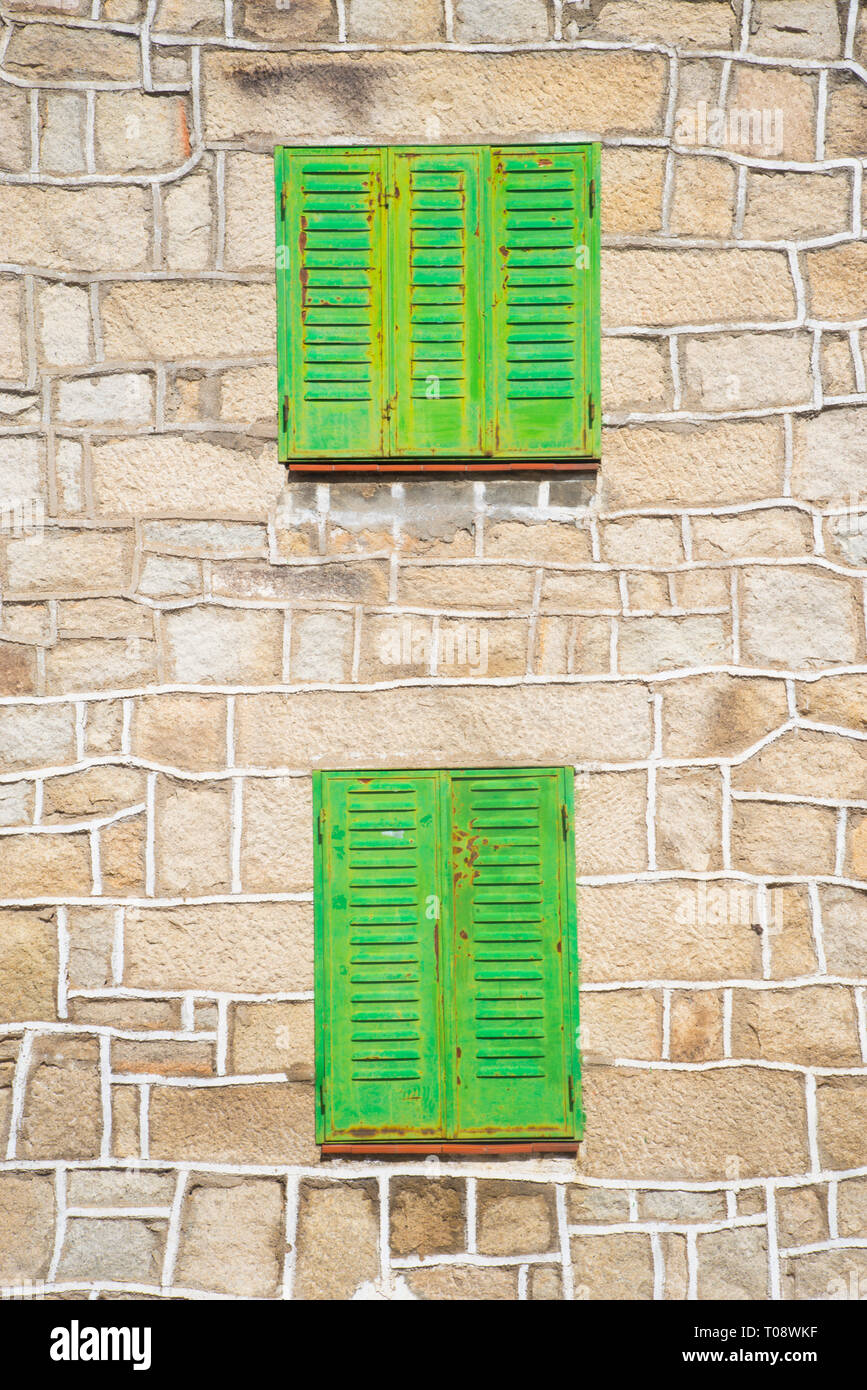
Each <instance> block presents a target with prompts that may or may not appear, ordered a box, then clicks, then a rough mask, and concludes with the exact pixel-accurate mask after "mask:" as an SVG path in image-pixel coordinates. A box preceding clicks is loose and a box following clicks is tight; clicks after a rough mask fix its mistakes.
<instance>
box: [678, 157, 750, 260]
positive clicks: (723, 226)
mask: <svg viewBox="0 0 867 1390" xmlns="http://www.w3.org/2000/svg"><path fill="white" fill-rule="evenodd" d="M736 184H737V172H736V170H735V168H734V165H732V164H729V163H728V161H727V160H723V159H709V158H708V157H707V156H706V155H705V156H701V157H699V156H695V157H693V156H689V155H681V156H679V157H678V159H677V162H676V165H675V171H674V188H673V192H672V200H671V214H670V223H669V227H670V231H671V232H672V234H673V235H674V236H688V237H719V238H720V239H721V240H726V239H727V238H729V237H730V236H731V234H732V221H733V218H734V211H735V192H736Z"/></svg>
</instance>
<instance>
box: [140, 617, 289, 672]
mask: <svg viewBox="0 0 867 1390" xmlns="http://www.w3.org/2000/svg"><path fill="white" fill-rule="evenodd" d="M162 626H163V635H164V636H163V640H164V662H165V668H166V676H167V678H168V680H170V681H177V682H178V683H183V684H187V683H189V684H209V683H213V684H218V683H219V684H226V685H259V684H261V685H267V684H269V683H272V682H276V681H279V680H280V678H281V671H282V664H283V614H282V613H280V612H278V611H277V610H267V609H265V610H259V611H256V610H255V609H252V608H220V607H217V606H210V605H208V606H205V605H201V606H199V607H196V608H183V609H179V610H177V611H175V612H172V613H166V615H165V616H164V618H163V624H162Z"/></svg>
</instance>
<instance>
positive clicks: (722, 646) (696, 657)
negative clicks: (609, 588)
mask: <svg viewBox="0 0 867 1390" xmlns="http://www.w3.org/2000/svg"><path fill="white" fill-rule="evenodd" d="M730 651H731V646H730V641H729V635H728V621H727V619H726V618H725V617H716V616H711V615H706V616H704V615H699V614H694V615H691V616H688V617H685V618H667V617H647V618H624V619H623V621H622V622H621V624H620V631H619V636H618V647H617V661H618V666H619V669H620V670H621V671H665V670H672V669H676V668H678V667H683V668H689V667H695V666H720V665H723V664H724V663H725V662H726V661H728V660H729V656H730Z"/></svg>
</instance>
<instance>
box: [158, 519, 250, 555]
mask: <svg viewBox="0 0 867 1390" xmlns="http://www.w3.org/2000/svg"><path fill="white" fill-rule="evenodd" d="M142 535H143V543H144V546H145V549H149V550H160V551H163V552H165V553H166V554H169V555H196V556H201V557H202V558H203V559H213V560H232V559H239V560H240V559H243V558H248V559H253V558H258V559H261V558H263V557H264V556H265V554H266V553H267V544H268V540H267V533H266V530H265V527H264V525H257V524H255V523H245V522H233V521H216V520H202V521H146V522H145V523H144V525H143V526H142Z"/></svg>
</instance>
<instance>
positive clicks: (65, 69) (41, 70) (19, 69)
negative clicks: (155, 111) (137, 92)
mask: <svg viewBox="0 0 867 1390" xmlns="http://www.w3.org/2000/svg"><path fill="white" fill-rule="evenodd" d="M140 52H141V49H140V46H139V43H138V40H137V38H135V37H134V36H133V35H132V34H112V33H110V32H108V31H107V30H104V29H78V28H72V27H71V26H69V25H65V24H23V25H20V26H18V27H17V28H16V29H15V31H14V33H13V35H12V38H11V40H10V43H9V46H8V47H7V49H6V53H5V55H4V59H3V62H4V67H5V69H6V71H7V72H9V73H11V74H12V75H13V76H15V77H19V78H24V79H25V80H26V81H28V82H36V83H38V82H40V81H43V82H46V83H48V84H51V83H53V82H61V81H63V80H64V79H65V78H74V79H75V80H76V81H79V82H136V81H137V80H138V76H139V55H140Z"/></svg>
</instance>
